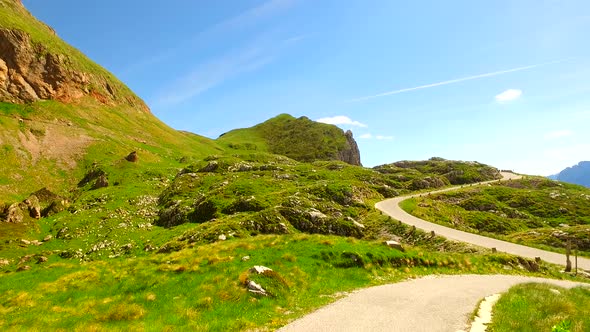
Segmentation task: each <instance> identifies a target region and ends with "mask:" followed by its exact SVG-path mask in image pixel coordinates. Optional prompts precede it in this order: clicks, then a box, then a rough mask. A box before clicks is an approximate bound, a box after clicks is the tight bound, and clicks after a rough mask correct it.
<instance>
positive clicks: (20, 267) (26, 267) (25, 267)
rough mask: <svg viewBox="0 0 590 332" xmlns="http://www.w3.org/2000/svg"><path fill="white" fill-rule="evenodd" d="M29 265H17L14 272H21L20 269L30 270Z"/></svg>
mask: <svg viewBox="0 0 590 332" xmlns="http://www.w3.org/2000/svg"><path fill="white" fill-rule="evenodd" d="M30 269H31V267H30V266H28V265H23V266H19V267H18V269H16V272H21V271H27V270H30Z"/></svg>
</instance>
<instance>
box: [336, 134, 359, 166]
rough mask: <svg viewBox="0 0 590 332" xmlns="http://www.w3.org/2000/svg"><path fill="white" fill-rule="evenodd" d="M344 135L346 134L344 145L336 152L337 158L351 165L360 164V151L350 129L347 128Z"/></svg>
mask: <svg viewBox="0 0 590 332" xmlns="http://www.w3.org/2000/svg"><path fill="white" fill-rule="evenodd" d="M344 136H346V147H345V148H344V149H342V150H340V151H339V152H338V156H339V159H340V160H342V161H343V162H345V163H348V164H351V165H357V166H362V164H361V152H360V150H359V147H358V144H357V143H356V141H355V140H354V137H353V135H352V131H350V130H347V131H346V133H344Z"/></svg>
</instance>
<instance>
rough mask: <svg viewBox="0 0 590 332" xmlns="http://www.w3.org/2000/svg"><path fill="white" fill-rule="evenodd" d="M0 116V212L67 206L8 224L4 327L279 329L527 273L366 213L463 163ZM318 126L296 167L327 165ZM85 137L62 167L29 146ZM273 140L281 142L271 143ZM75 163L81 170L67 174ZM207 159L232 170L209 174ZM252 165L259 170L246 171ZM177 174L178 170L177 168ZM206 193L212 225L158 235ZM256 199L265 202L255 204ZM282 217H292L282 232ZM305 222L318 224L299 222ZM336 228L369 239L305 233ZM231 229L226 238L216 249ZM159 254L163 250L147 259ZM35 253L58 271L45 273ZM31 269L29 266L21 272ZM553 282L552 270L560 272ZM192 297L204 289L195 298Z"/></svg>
mask: <svg viewBox="0 0 590 332" xmlns="http://www.w3.org/2000/svg"><path fill="white" fill-rule="evenodd" d="M0 1H1V2H0V3H1V4H2V6H3V7H1V8H0V24H2V26H8V27H12V28H14V27H16V28H21V29H23V30H26V31H28V32H29V33H30V34H31V36H32V38H33V40H34V41H36V42H39V43H43V44H44V45H46V47H47V49H48V50H49V51H52V52H56V53H61V52H65V53H67V54H69V56H70V57H71V58H72V59H73V61H72V62H71V63H72V65H73V66H78V67H77V68H76V69H77V70H87V71H89V72H93V73H97V72H100V73H102V74H104V73H105V72H104V70H102V69H101V68H100V67H98V66H97V65H95V64H93V63H91V62H89V61H88V60H87V59H86V58H85V57H84V56H83V55H81V54H80V53H79V52H77V51H76V50H73V49H72V48H71V47H69V46H67V45H65V43H63V42H61V41H59V40H58V39H57V38H56V37H54V36H53V35H51V34H50V33H49V30H47V28H46V27H45V26H44V25H42V24H40V23H38V22H36V21H34V20H33V19H32V17H28V16H26V15H28V13H26V12H18V10H20V9H18V8H19V7H10V6H13V2H11V1H7V0H0ZM6 6H9V7H6ZM7 8H8V9H10V10H12V11H13V12H7V11H6V10H7ZM7 13H8V14H7ZM15 13H16V14H15ZM17 14H18V15H17ZM15 15H16V16H15ZM105 75H109V74H108V73H107V74H105ZM121 89H123V88H122V87H121ZM125 89H126V88H125ZM0 111H1V112H0V113H1V114H0V126H2V129H3V130H2V132H1V134H0V141H1V142H0V144H1V146H0V153H1V154H2V157H3V160H5V163H3V164H1V165H0V174H1V175H0V201H6V202H8V203H10V202H13V201H17V200H22V199H23V198H25V197H26V196H27V194H28V193H30V192H32V191H35V190H37V189H39V188H41V187H43V186H47V187H49V189H51V190H52V191H54V192H56V193H58V194H60V195H62V196H64V197H65V198H67V199H69V201H70V202H69V204H68V206H67V209H66V210H65V211H62V212H60V213H57V214H55V215H52V216H51V217H48V218H44V219H41V220H39V221H37V220H31V219H28V220H26V222H25V223H23V224H19V225H11V224H1V225H0V227H2V228H1V229H0V270H1V271H2V272H5V273H2V274H0V279H1V282H0V290H1V292H0V294H1V295H0V326H1V327H2V329H8V330H10V329H17V330H20V329H23V328H33V329H34V328H38V329H44V328H78V329H81V330H87V329H90V328H96V329H102V328H109V327H112V328H127V327H132V328H144V327H145V328H148V327H151V326H156V327H158V328H162V329H163V328H164V327H166V326H171V327H178V326H180V327H191V328H196V329H216V330H222V329H228V328H230V329H244V328H254V327H257V326H268V327H274V326H278V325H280V324H282V323H284V322H285V321H286V320H288V319H291V318H292V317H295V316H298V315H301V314H302V313H304V312H306V311H308V310H310V309H311V308H315V307H317V306H319V305H321V304H324V303H326V302H328V301H330V300H331V298H330V297H321V296H320V295H325V294H330V293H333V292H337V291H346V290H350V289H353V288H356V287H362V286H366V285H370V284H375V283H380V282H385V281H387V280H397V278H398V277H399V278H402V277H405V276H408V275H414V274H428V273H432V272H441V273H454V272H463V271H465V272H466V271H469V272H474V273H478V272H479V273H484V272H486V273H487V272H496V271H505V268H507V267H510V266H511V267H516V266H518V263H517V261H516V260H515V259H514V258H511V257H509V256H505V255H492V256H488V255H483V256H479V255H477V256H467V254H466V253H477V252H478V250H477V249H474V248H470V247H467V246H463V245H457V244H453V243H449V242H448V241H445V240H444V239H441V238H430V237H429V235H427V234H422V233H420V232H414V231H412V230H411V229H408V228H406V227H404V226H403V225H400V224H398V223H395V222H393V221H391V220H389V219H387V218H382V217H380V216H379V214H378V213H377V212H376V211H375V210H374V209H373V207H372V203H374V202H375V201H377V200H380V199H382V198H383V197H391V196H395V195H398V194H400V193H406V192H409V191H411V190H415V189H416V188H415V187H414V184H415V182H416V181H419V182H420V183H422V180H424V179H425V178H432V177H439V176H443V177H445V176H446V175H451V173H452V172H453V167H457V168H461V170H459V169H455V171H458V173H461V174H464V173H465V172H464V170H465V167H467V168H466V170H467V171H468V172H467V173H469V174H471V173H472V171H473V172H476V173H477V172H479V171H478V170H473V169H471V167H473V165H471V166H469V165H467V166H465V164H456V165H455V166H452V164H453V163H452V162H448V163H447V164H450V165H451V166H449V167H450V168H449V167H447V168H445V169H444V172H443V171H442V170H439V169H437V170H436V171H432V170H427V171H426V172H421V171H420V170H416V169H413V168H405V169H397V166H395V167H393V166H392V167H390V169H395V172H393V173H392V172H389V171H388V172H382V171H381V170H379V171H375V170H369V169H364V168H361V167H353V166H350V165H344V164H342V163H339V162H316V163H299V162H296V161H294V160H292V159H288V158H285V157H281V156H276V155H271V154H268V152H270V151H282V150H276V149H277V147H280V148H285V147H294V146H298V145H296V144H295V143H299V142H300V141H302V140H300V139H299V138H297V137H300V135H301V131H300V129H301V128H307V127H309V126H308V125H309V123H308V122H307V121H306V120H302V121H295V120H293V119H292V118H291V119H290V118H288V117H287V116H284V115H283V116H279V117H277V118H275V119H274V120H273V121H271V122H270V124H271V126H270V128H268V127H267V126H268V123H267V124H266V125H261V126H257V127H255V128H256V129H255V130H241V131H234V132H230V133H228V134H226V135H225V136H224V137H222V138H221V139H219V140H218V141H217V142H213V141H211V140H208V139H206V138H203V137H200V136H198V135H192V134H186V133H179V132H177V131H174V130H172V129H170V128H168V127H167V126H165V125H164V124H162V123H161V122H160V121H158V120H157V119H155V118H154V117H153V116H151V115H150V114H146V113H144V112H141V111H139V110H136V109H133V108H131V107H126V106H119V107H106V106H104V105H102V104H98V103H97V102H95V101H94V100H83V101H81V102H80V103H78V104H75V105H64V104H61V103H57V102H53V101H43V102H38V103H33V104H31V105H26V106H21V105H12V104H1V105H0ZM19 118H23V119H25V120H24V121H23V122H20V121H19V120H18V119H19ZM277 124H278V125H279V126H276V125H277ZM312 127H313V128H312V129H313V130H312V131H313V132H314V135H312V136H317V137H319V139H321V140H322V144H317V142H316V143H313V144H314V147H316V148H317V149H315V150H314V149H310V148H309V146H307V147H305V146H303V147H302V148H298V149H295V151H296V155H295V156H294V157H298V158H300V157H301V158H303V159H305V158H307V155H306V154H305V153H307V152H309V151H308V150H312V152H313V153H312V154H313V155H314V156H316V157H317V156H320V157H323V156H326V155H328V154H330V153H333V151H334V147H337V146H338V145H339V144H340V143H339V138H338V137H336V136H334V135H331V134H330V135H328V136H327V138H326V141H323V138H322V136H321V135H319V134H320V133H322V132H325V131H324V129H325V130H327V131H328V132H331V131H333V128H335V127H326V126H324V125H319V126H315V125H313V126H312ZM276 128H283V129H284V128H287V129H292V130H293V131H292V132H294V133H295V134H296V135H294V136H293V137H295V138H296V139H295V140H293V137H289V136H286V137H285V136H281V135H283V134H284V132H282V131H280V130H276ZM327 128H332V129H327ZM298 135H299V136H298ZM19 136H24V137H25V138H26V139H22V140H21V139H17V138H18V137H19ZM82 137H87V138H89V142H90V143H89V145H85V146H83V149H81V150H80V151H77V150H74V149H72V150H71V151H70V152H71V156H69V157H68V158H69V159H68V158H66V157H61V158H60V157H52V156H51V154H50V153H49V151H46V152H44V153H38V155H37V159H35V151H31V150H30V149H28V148H27V147H26V146H25V143H27V144H29V143H31V142H33V143H35V142H37V143H39V146H41V147H43V144H41V143H43V142H45V140H47V141H48V142H49V143H52V142H53V141H52V140H54V139H56V138H57V139H61V140H62V141H63V140H65V142H66V145H65V146H66V147H67V143H68V142H71V143H76V142H80V141H81V139H80V138H82ZM269 137H270V138H271V139H270V141H271V142H273V143H276V142H282V144H277V145H272V144H271V145H270V146H269V144H268V142H269V139H268V138H269ZM278 138H280V139H278ZM23 141H24V143H23ZM247 143H250V144H247ZM48 146H51V145H48ZM318 147H319V148H318ZM228 148H229V149H228ZM33 150H34V149H33ZM253 150H255V151H253ZM130 151H138V154H139V161H138V162H137V163H130V162H127V161H125V160H123V157H124V156H126V155H127V154H128V153H129V152H130ZM285 153H286V152H285ZM70 157H71V158H70ZM70 159H71V160H73V161H74V164H70V163H68V162H69V161H70ZM212 161H217V162H219V163H220V164H221V166H222V167H219V168H218V169H216V170H213V171H210V172H209V171H200V170H201V168H203V167H206V166H207V165H208V164H209V163H210V162H212ZM243 165H248V166H249V167H252V168H248V167H245V168H244V169H243V170H240V167H241V166H243ZM447 166H448V165H447ZM236 167H237V168H236ZM445 167H446V166H445ZM477 168H478V169H479V166H477ZM91 169H100V170H102V171H104V172H105V173H106V175H107V177H108V179H109V182H110V183H111V185H110V186H109V187H106V188H100V189H97V190H91V189H90V188H89V185H86V186H83V187H80V188H77V187H76V183H78V181H80V180H81V178H82V177H83V176H84V174H85V173H86V172H88V171H89V170H91ZM181 169H183V170H184V171H183V172H181V173H184V174H181V173H179V172H178V171H179V170H181ZM441 172H443V173H444V174H442V173H441ZM449 172H451V173H449ZM462 172H463V173H462ZM191 173H194V175H191ZM458 173H452V174H458ZM193 176H194V178H193ZM445 178H446V177H445ZM447 179H449V178H447ZM467 181H469V180H467ZM225 182H227V183H226V184H225ZM449 182H450V180H449ZM445 184H446V183H443V185H445ZM202 195H205V196H206V197H209V198H210V199H211V200H212V201H213V203H214V204H213V205H214V206H215V207H216V211H215V213H214V214H212V215H211V216H212V217H215V219H203V218H197V219H191V218H192V217H191V218H187V220H186V221H188V222H186V223H181V224H180V225H178V226H175V227H171V228H164V227H159V226H157V225H154V224H155V223H157V222H158V220H159V219H160V216H161V215H162V213H163V212H165V211H166V209H169V208H170V207H171V206H172V205H177V206H178V207H182V209H180V210H181V211H188V212H195V210H196V205H195V203H197V202H198V201H200V200H201V196H202ZM251 196H255V199H256V200H257V201H259V202H258V203H260V204H259V205H258V204H254V205H253V204H251V202H250V201H248V200H249V199H250V197H251ZM245 201H248V202H245ZM277 206H279V207H283V208H287V211H288V212H294V213H291V214H289V215H290V216H291V218H292V219H288V218H287V217H285V216H284V215H283V214H282V213H281V212H280V211H278V210H277ZM260 207H262V209H259V208H260ZM311 209H316V210H318V211H319V212H322V213H323V214H324V215H326V218H327V219H326V220H324V221H322V222H311V223H310V222H308V223H305V220H302V219H301V218H298V216H299V217H301V216H308V215H309V214H308V213H309V211H312V212H313V211H315V210H311ZM277 213H278V214H277ZM306 213H307V214H306ZM279 214H280V215H279ZM192 216H195V214H194V213H193V214H192ZM293 216H295V217H293ZM277 217H278V218H281V217H282V218H283V219H284V220H282V219H281V220H280V222H278V223H277V221H278V219H276V218H277ZM347 217H348V218H352V219H354V220H355V221H357V222H360V223H362V224H363V225H364V226H365V228H362V227H359V226H358V225H355V224H354V223H353V222H352V221H351V220H350V219H348V218H347ZM273 218H275V219H273ZM298 221H299V225H308V226H306V227H308V228H307V229H305V228H304V227H301V226H299V228H297V227H295V224H297V222H298ZM281 222H282V223H284V224H285V225H286V228H287V232H286V233H289V234H287V235H268V236H256V237H251V235H257V234H260V233H277V232H279V233H283V232H284V229H283V228H280V229H279V230H277V228H276V226H277V225H278V226H280V223H281ZM249 225H250V226H249ZM270 226H273V227H270ZM309 227H311V228H309ZM338 229H345V230H351V231H354V232H353V233H351V234H349V235H355V236H359V237H362V238H364V239H365V240H355V239H353V238H346V237H333V236H320V235H313V236H309V235H302V234H300V232H301V231H306V232H312V233H313V232H320V233H334V232H335V231H337V230H338ZM359 229H362V232H360V233H359ZM232 233H233V234H232ZM221 234H223V235H226V236H227V238H228V239H229V240H228V241H219V240H218V238H219V235H221ZM46 235H52V236H53V237H54V239H53V240H51V241H49V242H46V243H44V244H42V245H40V246H34V245H25V244H23V243H22V242H21V241H20V240H21V239H23V238H26V239H29V240H34V239H43V238H44V237H45V236H46ZM384 238H387V239H390V238H398V239H400V240H402V241H403V242H405V243H408V244H415V245H419V246H423V247H417V248H416V249H413V250H410V251H409V252H408V253H405V254H400V253H398V252H396V251H395V250H389V249H387V248H385V247H382V246H380V245H378V244H377V243H376V242H371V240H377V239H384ZM158 248H159V249H160V250H161V251H168V252H169V253H165V252H163V253H154V252H153V251H152V249H153V250H158ZM162 249H165V250H162ZM431 251H437V252H448V251H451V252H456V253H434V252H432V253H431ZM245 254H248V255H250V256H251V257H252V258H251V261H249V262H248V263H245V262H242V261H241V259H239V258H240V257H241V256H242V255H245ZM41 256H43V257H47V258H48V262H47V263H40V264H36V261H37V260H38V259H40V257H41ZM80 262H84V263H80ZM5 263H7V264H5ZM255 264H262V265H268V266H270V267H272V268H274V269H275V270H276V271H277V273H279V274H280V275H281V276H282V277H283V279H284V280H285V282H286V285H288V286H289V288H288V290H287V288H285V287H284V286H285V285H284V284H282V283H281V282H280V279H279V278H274V279H277V280H279V281H278V284H277V280H266V282H267V283H266V285H269V286H267V287H270V289H271V290H272V289H273V286H274V287H275V288H276V290H275V291H276V292H277V294H278V296H277V297H275V298H263V299H259V298H256V297H252V296H251V295H250V294H248V293H246V292H245V291H244V287H243V285H242V284H240V282H241V281H240V276H243V272H244V269H245V268H246V267H249V266H250V265H255ZM24 266H29V267H30V271H23V272H15V271H16V270H17V268H19V267H21V268H22V267H24ZM434 266H436V267H434ZM511 271H514V270H511ZM543 271H544V273H546V274H550V275H557V274H555V270H553V269H552V268H551V267H546V268H545V269H544V270H543ZM253 278H254V277H253ZM263 281H265V280H261V281H260V282H261V283H262V282H263ZM343 281H345V282H343ZM294 285H295V286H294ZM297 287H300V288H297ZM187 289H194V290H196V291H195V292H194V293H192V294H191V296H186V295H185V294H187ZM40 308H43V310H40ZM46 311H49V312H47V313H46ZM39 312H43V317H40V315H39ZM161 313H165V315H162V314H161ZM219 317H226V319H221V320H220V319H219ZM236 317H238V318H239V319H237V320H234V318H236Z"/></svg>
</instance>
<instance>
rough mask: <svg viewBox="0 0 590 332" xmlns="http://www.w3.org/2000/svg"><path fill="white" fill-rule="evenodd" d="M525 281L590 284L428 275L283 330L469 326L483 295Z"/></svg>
mask: <svg viewBox="0 0 590 332" xmlns="http://www.w3.org/2000/svg"><path fill="white" fill-rule="evenodd" d="M523 282H544V283H550V284H554V285H557V286H561V287H567V288H570V287H574V286H578V285H586V286H587V284H581V283H575V282H571V281H563V280H551V279H543V278H533V277H524V276H509V275H453V276H428V277H424V278H421V279H414V280H410V281H405V282H399V283H396V284H390V285H383V286H376V287H371V288H366V289H363V290H360V291H357V292H354V293H353V294H351V295H349V296H347V297H345V298H343V299H340V300H338V301H336V302H334V303H332V304H330V305H328V306H326V307H323V308H321V309H319V310H317V311H315V312H313V313H311V314H309V315H307V316H305V317H303V318H301V319H299V320H296V321H294V322H292V323H291V324H289V325H286V326H285V327H283V328H281V329H280V330H279V331H285V332H287V331H289V332H290V331H306V332H308V331H403V332H405V331H416V332H419V331H428V332H437V331H441V332H442V331H445V332H449V331H450V332H455V331H461V330H468V327H467V323H468V320H469V316H470V314H471V313H472V312H473V310H474V308H475V307H476V306H477V302H478V301H479V300H480V299H482V298H483V297H485V296H487V295H491V294H495V293H499V292H504V291H506V290H507V289H508V288H510V287H511V286H513V285H516V284H519V283H523Z"/></svg>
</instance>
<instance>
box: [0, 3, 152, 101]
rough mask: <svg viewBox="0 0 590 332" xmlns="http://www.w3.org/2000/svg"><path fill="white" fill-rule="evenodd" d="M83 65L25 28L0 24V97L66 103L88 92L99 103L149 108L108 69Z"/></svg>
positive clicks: (1, 98) (7, 99) (49, 30)
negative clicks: (43, 42)
mask: <svg viewBox="0 0 590 332" xmlns="http://www.w3.org/2000/svg"><path fill="white" fill-rule="evenodd" d="M16 3H17V4H18V6H20V7H19V8H17V9H16V10H18V11H19V12H21V11H26V9H24V7H22V4H20V2H18V1H16ZM27 14H28V13H27ZM45 28H46V29H47V32H48V35H52V36H55V32H54V31H53V30H52V29H51V28H49V27H46V26H45ZM55 38H56V39H58V38H57V36H55ZM60 42H61V41H60ZM83 67H84V66H83V64H81V63H80V60H79V59H76V58H75V57H72V56H71V55H70V54H58V53H56V52H52V51H51V50H49V49H48V48H47V47H45V46H44V45H42V44H41V43H36V42H34V41H33V40H32V38H31V36H30V35H29V34H28V33H27V32H25V31H22V30H19V29H16V28H6V27H0V101H3V102H9V103H29V102H34V101H38V100H58V101H61V102H66V103H70V102H74V101H77V100H79V99H81V98H83V97H85V96H89V97H92V98H94V99H95V100H97V101H99V102H101V103H103V104H107V105H119V104H128V105H130V106H132V107H134V108H139V109H141V110H143V111H146V112H149V108H148V107H147V105H145V103H144V102H143V101H142V100H141V99H139V98H138V97H137V96H135V95H134V94H133V93H130V91H128V90H127V91H124V89H123V88H121V86H122V84H121V83H120V82H114V80H113V79H112V78H110V77H108V76H109V74H108V72H106V71H104V70H102V71H103V72H100V71H95V72H90V70H88V71H85V70H83V69H81V68H83Z"/></svg>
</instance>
